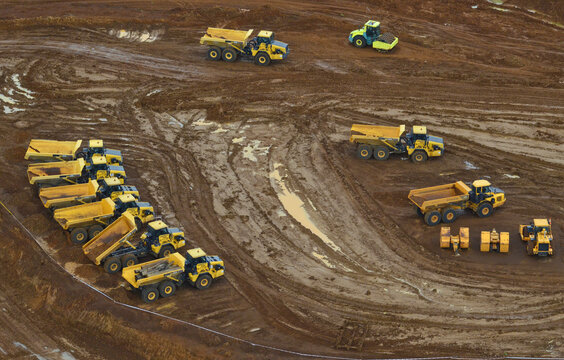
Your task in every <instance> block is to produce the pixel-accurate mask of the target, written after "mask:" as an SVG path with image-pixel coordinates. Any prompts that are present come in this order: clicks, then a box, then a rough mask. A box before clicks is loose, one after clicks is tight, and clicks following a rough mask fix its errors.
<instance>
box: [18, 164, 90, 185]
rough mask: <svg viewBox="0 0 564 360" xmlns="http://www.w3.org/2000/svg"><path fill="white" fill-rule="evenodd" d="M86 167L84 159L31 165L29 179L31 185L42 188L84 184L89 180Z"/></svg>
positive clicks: (28, 168)
mask: <svg viewBox="0 0 564 360" xmlns="http://www.w3.org/2000/svg"><path fill="white" fill-rule="evenodd" d="M84 165H85V161H84V159H78V160H75V161H64V162H50V163H34V164H29V166H28V167H27V178H28V180H29V183H30V184H32V185H37V186H38V187H40V188H41V187H49V186H58V185H65V184H66V185H68V184H77V183H83V182H86V181H87V180H88V177H87V174H86V172H85V169H84Z"/></svg>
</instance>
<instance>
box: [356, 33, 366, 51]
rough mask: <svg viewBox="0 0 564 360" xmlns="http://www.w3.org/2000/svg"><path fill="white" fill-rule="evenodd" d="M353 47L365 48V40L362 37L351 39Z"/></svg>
mask: <svg viewBox="0 0 564 360" xmlns="http://www.w3.org/2000/svg"><path fill="white" fill-rule="evenodd" d="M353 45H354V46H356V47H357V48H363V47H365V46H366V39H365V38H364V36H361V35H357V36H355V37H354V38H353Z"/></svg>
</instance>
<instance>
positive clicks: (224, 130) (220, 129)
mask: <svg viewBox="0 0 564 360" xmlns="http://www.w3.org/2000/svg"><path fill="white" fill-rule="evenodd" d="M228 131H229V130H227V129H224V128H223V126H221V125H219V127H218V128H217V129H215V130H214V131H212V134H218V133H224V132H228Z"/></svg>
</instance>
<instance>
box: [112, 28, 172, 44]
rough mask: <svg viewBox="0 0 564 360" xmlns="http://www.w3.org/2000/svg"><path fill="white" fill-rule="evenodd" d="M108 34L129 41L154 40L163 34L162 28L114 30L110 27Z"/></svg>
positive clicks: (149, 41)
mask: <svg viewBox="0 0 564 360" xmlns="http://www.w3.org/2000/svg"><path fill="white" fill-rule="evenodd" d="M108 34H110V35H112V36H115V37H117V38H118V39H127V40H131V41H138V42H148V43H151V42H154V41H156V40H158V39H159V38H160V37H161V35H162V34H164V30H163V29H159V30H152V31H149V30H143V31H133V30H126V29H120V30H115V29H112V30H110V31H108Z"/></svg>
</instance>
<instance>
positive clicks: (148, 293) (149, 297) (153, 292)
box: [141, 286, 159, 304]
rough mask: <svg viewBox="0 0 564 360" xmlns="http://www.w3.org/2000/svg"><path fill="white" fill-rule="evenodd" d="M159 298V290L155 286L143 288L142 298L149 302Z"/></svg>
mask: <svg viewBox="0 0 564 360" xmlns="http://www.w3.org/2000/svg"><path fill="white" fill-rule="evenodd" d="M158 298H159V290H158V289H157V288H156V287H154V286H148V287H144V288H143V289H141V299H143V301H144V302H146V303H147V304H149V303H152V302H153V301H156V300H157V299H158Z"/></svg>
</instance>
